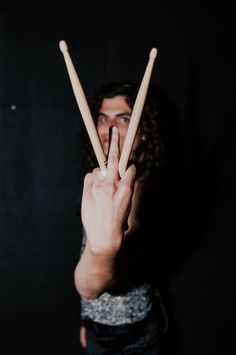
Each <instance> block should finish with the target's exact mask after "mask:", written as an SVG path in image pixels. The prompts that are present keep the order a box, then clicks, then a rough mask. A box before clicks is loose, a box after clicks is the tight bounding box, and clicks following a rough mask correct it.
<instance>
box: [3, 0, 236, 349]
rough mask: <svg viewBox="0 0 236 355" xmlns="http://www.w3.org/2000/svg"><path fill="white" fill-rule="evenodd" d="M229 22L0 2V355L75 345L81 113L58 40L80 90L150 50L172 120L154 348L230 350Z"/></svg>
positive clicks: (187, 11) (141, 60) (133, 74)
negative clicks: (160, 317)
mask: <svg viewBox="0 0 236 355" xmlns="http://www.w3.org/2000/svg"><path fill="white" fill-rule="evenodd" d="M69 5H70V6H69ZM233 21H234V19H233V11H232V9H231V8H229V7H227V5H226V4H224V5H223V4H218V3H216V4H214V7H212V6H210V5H208V4H206V3H205V4H201V2H197V3H196V4H195V3H191V4H188V5H186V4H183V3H182V2H176V4H173V3H172V4H171V3H170V2H165V5H164V2H160V3H155V4H149V2H145V4H144V3H141V4H137V3H135V2H134V3H133V2H128V1H126V2H125V1H121V2H119V3H112V2H108V1H103V2H100V3H97V2H96V3H93V2H89V3H85V2H84V3H80V2H73V1H67V2H66V3H65V4H63V5H62V4H61V5H60V4H54V3H53V2H50V1H48V2H43V1H41V2H30V1H23V2H21V3H19V2H14V1H8V2H4V1H0V324H1V325H0V353H1V354H3V355H5V354H12V355H13V354H14V355H16V354H18V353H24V354H28V353H29V354H40V355H41V354H46V355H47V354H65V353H67V354H71V355H73V354H78V353H79V352H80V350H79V344H78V329H79V299H78V295H77V294H76V292H75V289H74V285H73V270H74V267H75V264H76V261H77V258H78V254H79V245H80V225H79V222H78V219H77V217H76V213H75V205H76V198H77V194H78V189H79V184H78V180H77V175H76V173H75V170H76V169H75V168H76V166H77V165H78V159H79V156H78V154H77V151H76V148H75V146H76V140H77V134H78V132H79V131H80V128H81V125H82V120H81V117H80V114H79V111H78V108H77V105H76V101H75V99H74V96H73V93H72V89H71V86H70V82H69V79H68V75H67V72H66V68H65V64H64V59H63V56H62V54H61V52H60V50H59V47H58V44H59V41H60V40H61V39H65V40H66V41H67V44H68V46H69V50H70V54H71V57H72V59H73V61H74V64H75V67H76V69H77V72H78V74H79V77H80V80H81V83H82V85H83V87H84V90H85V93H86V96H87V97H88V99H89V98H91V96H92V94H93V93H94V92H95V91H96V90H97V89H98V88H99V87H100V86H101V84H102V83H104V82H107V81H110V80H116V79H127V80H129V79H131V80H140V81H141V79H142V76H143V73H144V70H145V67H146V64H147V61H148V56H149V52H150V49H151V48H152V47H157V48H158V49H159V54H158V57H157V60H156V63H155V67H154V70H153V73H152V82H153V83H154V84H155V85H157V86H158V87H159V88H160V89H161V91H162V92H163V97H164V98H165V100H163V102H164V104H163V107H164V105H166V118H167V120H168V124H169V125H171V126H172V125H173V127H178V130H177V129H176V130H174V132H173V133H172V138H173V142H174V143H173V145H172V150H173V151H174V152H176V154H175V165H174V168H173V167H172V170H171V176H169V177H168V179H167V180H166V181H165V189H166V190H168V188H169V191H171V192H173V195H172V193H169V194H168V199H167V200H166V206H165V208H166V209H167V210H168V206H169V207H171V208H172V211H176V214H174V215H173V217H174V218H173V220H170V221H169V220H168V217H166V223H167V227H168V229H167V230H168V231H169V239H168V240H166V241H161V242H160V246H162V247H163V254H162V258H163V260H161V261H163V274H164V275H165V277H166V278H165V297H166V304H167V308H168V311H169V313H170V323H171V324H170V332H169V335H168V337H167V339H166V340H167V341H166V343H167V345H166V348H167V350H166V352H167V353H168V354H176V355H177V354H178V355H195V354H208V355H213V354H216V353H217V352H218V351H219V353H222V354H227V355H231V354H234V353H235V348H234V345H235V344H234V327H233V324H232V320H233V311H234V299H235V291H234V279H235V277H234V269H235V262H234V248H233V240H234V236H235V217H234V202H235V172H234V170H235V169H234V163H235V152H236V151H235V144H236V140H235V128H236V127H235V69H234V62H235V54H234V52H233V46H234V42H235V39H234V38H235V33H234V28H233ZM164 116H165V115H164ZM180 147H181V149H180ZM171 217H172V216H171ZM170 225H171V228H170ZM161 271H162V270H161Z"/></svg>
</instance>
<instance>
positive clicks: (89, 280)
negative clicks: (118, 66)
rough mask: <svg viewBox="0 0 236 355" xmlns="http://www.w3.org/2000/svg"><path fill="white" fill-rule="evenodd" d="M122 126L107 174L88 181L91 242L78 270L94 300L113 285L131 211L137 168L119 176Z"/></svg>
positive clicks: (86, 215) (85, 200)
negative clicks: (119, 141) (117, 258)
mask: <svg viewBox="0 0 236 355" xmlns="http://www.w3.org/2000/svg"><path fill="white" fill-rule="evenodd" d="M118 140H119V135H118V129H117V128H116V127H113V130H112V138H111V146H110V150H109V156H108V166H107V174H106V176H105V177H104V176H102V174H101V170H100V169H99V168H97V169H95V170H94V171H93V172H92V173H89V174H87V175H86V177H85V180H84V188H83V196H82V209H81V217H82V222H83V226H84V228H85V231H86V235H87V241H86V245H85V249H84V252H83V254H82V256H81V259H80V261H79V263H78V264H77V266H76V269H75V274H74V277H75V286H76V289H77V291H78V292H79V293H80V295H81V297H82V298H86V299H93V298H96V297H97V296H99V295H100V294H101V293H102V292H104V290H105V289H107V288H108V287H109V286H111V285H112V283H113V282H114V279H115V261H116V256H117V254H118V252H119V250H120V247H121V245H122V241H123V237H124V233H125V226H126V224H127V220H128V217H129V213H130V208H131V200H132V195H133V187H134V179H135V174H136V169H135V167H134V166H133V165H132V166H130V167H129V168H128V169H127V170H126V172H125V174H124V176H123V177H122V178H120V177H119V172H118V163H119V148H118Z"/></svg>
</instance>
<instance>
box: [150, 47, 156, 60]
mask: <svg viewBox="0 0 236 355" xmlns="http://www.w3.org/2000/svg"><path fill="white" fill-rule="evenodd" d="M156 56H157V48H152V50H151V52H150V54H149V57H150V58H152V59H155V58H156Z"/></svg>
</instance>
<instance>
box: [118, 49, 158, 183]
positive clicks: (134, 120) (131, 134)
mask: <svg viewBox="0 0 236 355" xmlns="http://www.w3.org/2000/svg"><path fill="white" fill-rule="evenodd" d="M156 56H157V48H152V50H151V51H150V54H149V61H148V64H147V67H146V70H145V73H144V76H143V80H142V82H141V85H140V88H139V91H138V94H137V97H136V100H135V104H134V107H133V111H132V114H131V118H130V123H129V127H128V130H127V134H126V137H125V141H124V146H123V149H122V152H121V156H120V161H119V174H120V176H121V177H122V176H123V175H124V172H125V170H126V168H127V164H128V160H129V156H130V153H131V149H132V146H133V143H134V139H135V135H136V132H137V129H138V124H139V120H140V117H141V114H142V110H143V106H144V102H145V99H146V95H147V90H148V86H149V81H150V78H151V74H152V69H153V64H154V60H155V58H156Z"/></svg>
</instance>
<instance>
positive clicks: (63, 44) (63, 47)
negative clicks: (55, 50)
mask: <svg viewBox="0 0 236 355" xmlns="http://www.w3.org/2000/svg"><path fill="white" fill-rule="evenodd" d="M59 47H60V50H61V51H62V53H64V52H67V51H68V47H67V44H66V41H64V40H62V41H60V42H59Z"/></svg>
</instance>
